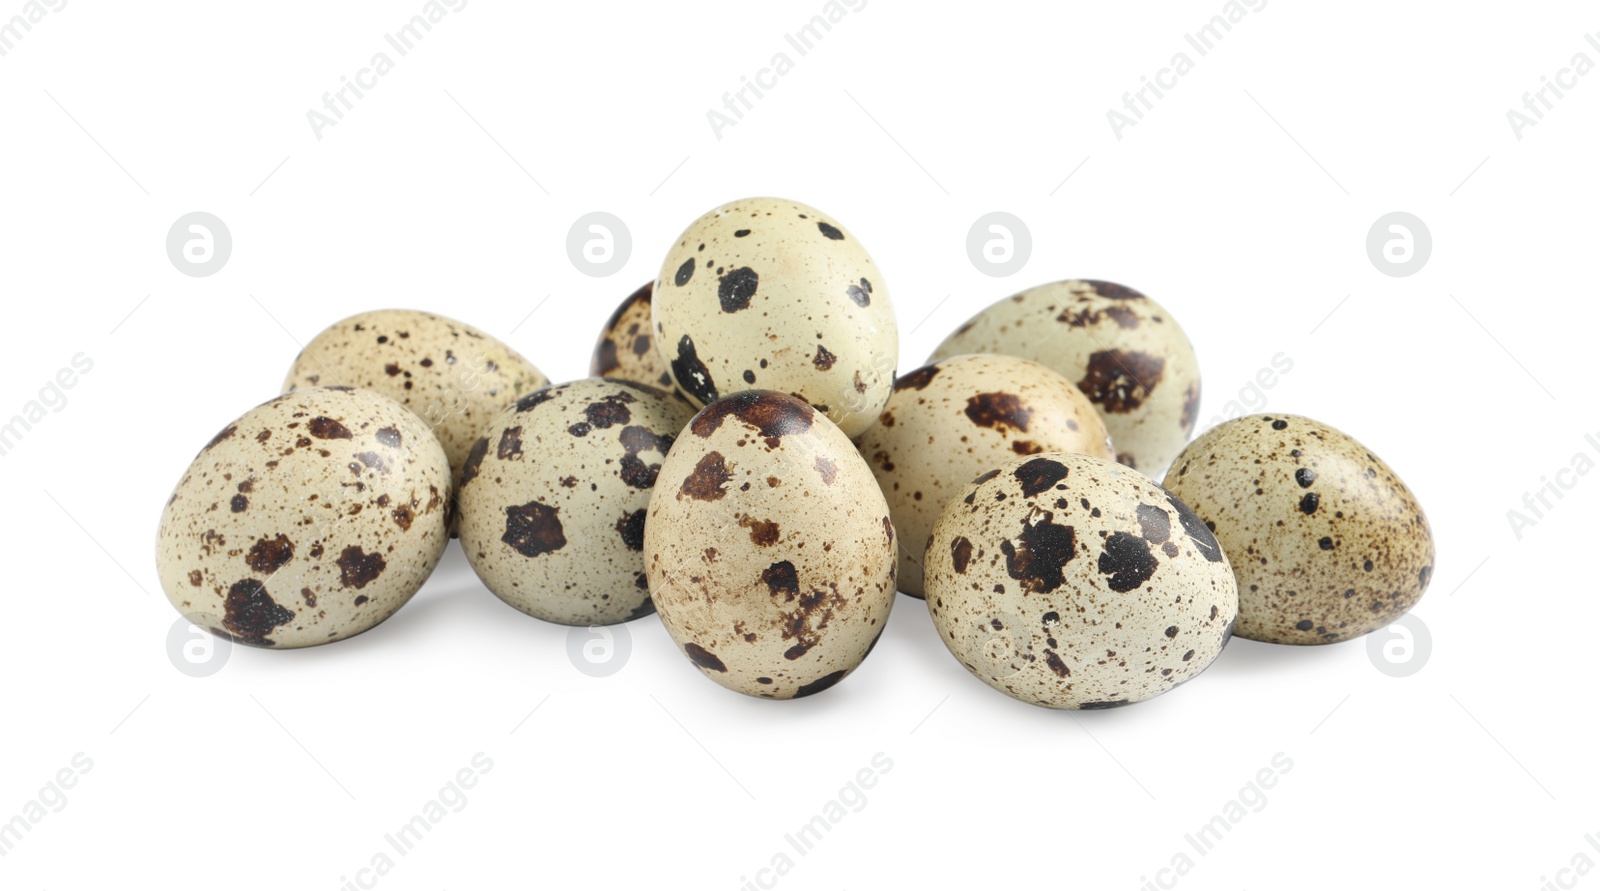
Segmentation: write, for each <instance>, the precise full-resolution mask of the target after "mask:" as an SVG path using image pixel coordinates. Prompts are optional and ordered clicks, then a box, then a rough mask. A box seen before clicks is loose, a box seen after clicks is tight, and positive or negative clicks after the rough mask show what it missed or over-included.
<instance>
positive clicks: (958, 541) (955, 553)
mask: <svg viewBox="0 0 1600 891" xmlns="http://www.w3.org/2000/svg"><path fill="white" fill-rule="evenodd" d="M971 561H972V542H970V541H968V540H967V538H966V536H964V535H958V536H956V537H955V539H954V540H953V541H951V542H950V562H951V565H953V566H954V567H955V568H956V572H959V573H963V574H964V573H965V572H966V571H967V564H968V563H970V562H971Z"/></svg>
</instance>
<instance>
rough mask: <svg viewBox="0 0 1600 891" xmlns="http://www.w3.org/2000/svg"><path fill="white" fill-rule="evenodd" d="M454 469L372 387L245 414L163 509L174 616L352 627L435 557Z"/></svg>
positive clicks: (427, 569) (315, 394)
mask: <svg viewBox="0 0 1600 891" xmlns="http://www.w3.org/2000/svg"><path fill="white" fill-rule="evenodd" d="M449 496H450V466H449V463H448V462H447V461H446V460H445V456H444V449H443V448H442V447H440V445H439V442H438V440H437V439H435V438H434V436H433V433H432V431H430V430H429V429H428V425H427V424H425V423H423V422H422V420H421V419H419V418H418V417H417V416H416V415H414V414H412V413H411V412H409V411H407V410H406V409H405V408H404V407H402V406H401V405H399V404H398V403H396V402H394V401H392V400H390V399H388V398H386V397H384V396H380V395H379V394H377V393H374V392H372V391H370V390H358V389H352V388H349V387H313V388H310V389H304V390H298V391H296V392H294V393H290V394H287V395H284V396H279V397H278V398H276V399H273V400H272V401H270V402H267V403H264V404H262V405H259V406H257V407H256V408H253V409H251V410H250V411H248V412H245V413H244V415H242V416H240V417H239V419H238V420H236V421H234V422H233V423H231V424H229V425H227V426H226V427H224V428H223V429H222V432H220V433H218V434H217V435H216V436H215V437H213V438H212V440H211V441H210V442H209V443H207V444H206V447H205V448H204V449H202V450H201V451H200V454H199V455H197V456H196V457H195V459H194V461H193V462H192V463H191V464H190V465H189V469H188V470H187V471H185V472H184V474H183V478H182V479H180V480H179V481H178V485H177V487H176V488H174V489H173V492H172V498H171V499H170V500H169V501H168V502H167V506H166V508H165V510H163V511H162V514H161V526H160V531H159V533H158V535H157V540H156V569H157V572H158V575H159V576H160V579H161V588H162V590H164V591H165V592H166V594H167V598H168V599H169V600H171V601H172V605H173V606H175V607H177V609H178V611H179V612H180V613H183V614H185V615H188V616H190V617H191V618H192V619H193V620H194V621H195V623H196V624H199V625H202V626H204V627H208V628H210V630H211V631H213V632H215V633H216V634H218V635H220V636H223V637H227V638H231V639H232V640H235V641H238V642H240V643H245V644H251V645H254V646H262V647H281V648H288V647H308V646H314V645H316V644H322V643H328V642H330V641H335V640H341V639H343V638H346V637H350V636H352V635H356V634H360V633H361V632H363V631H366V630H367V629H368V628H371V627H373V626H374V625H377V624H378V623H379V622H382V621H383V620H384V619H387V618H388V617H389V616H391V615H393V614H394V612H395V610H398V609H399V608H400V607H401V606H403V605H404V604H405V602H406V601H407V600H410V599H411V595H413V594H415V593H416V592H417V589H418V588H420V587H422V583H423V582H424V581H425V580H426V579H427V578H428V575H429V573H431V572H432V571H433V568H434V566H435V565H436V564H437V563H438V562H439V557H440V555H441V554H442V553H443V552H444V548H445V544H446V542H448V541H449V536H448V534H447V532H446V528H445V514H446V511H447V504H446V501H447V499H448V498H449Z"/></svg>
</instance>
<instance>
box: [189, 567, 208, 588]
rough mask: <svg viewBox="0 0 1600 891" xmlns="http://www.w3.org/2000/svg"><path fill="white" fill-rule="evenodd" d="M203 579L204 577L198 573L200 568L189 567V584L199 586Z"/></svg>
mask: <svg viewBox="0 0 1600 891" xmlns="http://www.w3.org/2000/svg"><path fill="white" fill-rule="evenodd" d="M204 580H205V577H204V576H202V575H201V574H200V570H198V569H191V570H190V571H189V584H191V585H193V586H195V587H196V588H198V587H200V583H201V582H202V581H204Z"/></svg>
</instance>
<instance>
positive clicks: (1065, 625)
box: [924, 452, 1239, 709]
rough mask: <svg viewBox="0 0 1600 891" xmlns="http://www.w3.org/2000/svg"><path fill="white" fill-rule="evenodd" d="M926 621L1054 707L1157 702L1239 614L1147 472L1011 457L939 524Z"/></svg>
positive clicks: (932, 546)
mask: <svg viewBox="0 0 1600 891" xmlns="http://www.w3.org/2000/svg"><path fill="white" fill-rule="evenodd" d="M924 565H925V567H926V582H925V585H926V589H927V601H928V611H929V612H930V613H931V614H932V616H933V624H934V627H935V628H937V629H938V631H939V637H940V639H941V640H943V641H944V644H945V646H946V647H948V648H949V650H950V652H951V653H952V654H953V655H954V656H955V657H956V658H957V659H958V660H960V662H961V664H962V665H965V666H966V667H967V670H968V671H971V672H972V673H973V674H975V675H977V676H978V678H979V679H981V680H982V681H983V682H984V683H986V684H988V685H989V686H991V687H994V688H995V689H996V690H999V691H1001V692H1002V693H1005V694H1007V695H1008V696H1012V697H1015V698H1017V699H1020V700H1022V701H1023V702H1028V703H1032V704H1034V705H1042V706H1048V707H1051V708H1071V709H1094V708H1112V707H1114V706H1120V705H1127V704H1128V703H1132V702H1139V701H1140V700H1144V699H1149V698H1151V697H1153V696H1157V695H1159V694H1161V693H1165V692H1166V691H1168V690H1171V689H1172V688H1173V687H1176V686H1178V685H1179V684H1181V683H1183V682H1185V681H1187V680H1190V679H1191V678H1193V677H1194V676H1195V675H1197V674H1199V673H1200V672H1201V671H1203V670H1204V669H1205V668H1206V666H1207V665H1210V664H1211V661H1212V660H1213V659H1215V658H1216V657H1217V654H1218V653H1220V652H1222V648H1223V646H1224V645H1225V644H1227V642H1228V638H1229V637H1230V636H1231V634H1232V632H1233V622H1234V618H1235V616H1236V614H1237V612H1238V608H1239V598H1238V594H1237V592H1236V590H1235V588H1234V579H1233V572H1232V570H1231V569H1230V568H1229V565H1228V558H1227V557H1226V556H1225V555H1224V554H1223V552H1222V548H1221V547H1220V546H1219V545H1218V544H1217V540H1216V539H1215V538H1214V537H1213V536H1212V535H1211V532H1210V530H1208V529H1206V526H1205V523H1203V522H1201V520H1200V518H1199V517H1197V516H1196V515H1195V514H1194V513H1193V512H1192V511H1190V510H1189V508H1188V507H1186V506H1185V505H1184V504H1183V502H1182V501H1179V500H1178V499H1177V498H1176V497H1174V496H1173V495H1171V494H1169V493H1168V492H1166V491H1165V490H1163V489H1162V488H1161V487H1160V486H1157V485H1156V484H1154V483H1152V482H1151V481H1150V480H1149V479H1147V478H1145V477H1144V476H1143V475H1141V474H1139V473H1137V472H1135V471H1133V470H1130V469H1128V468H1126V467H1124V466H1122V465H1120V464H1116V463H1114V462H1111V461H1106V460H1103V459H1100V458H1093V457H1090V456H1088V455H1080V454H1070V453H1065V452H1051V453H1045V454H1042V455H1036V456H1033V457H1021V458H1014V459H1012V460H1011V461H1009V462H1007V463H1006V464H1004V465H1001V466H1000V467H999V468H997V469H995V470H991V471H989V472H988V473H985V474H983V475H982V476H980V477H978V478H977V479H975V480H973V481H972V482H971V483H970V484H968V485H967V486H966V488H965V491H964V492H963V493H962V494H960V495H959V496H958V497H956V498H954V499H952V500H951V501H950V502H949V504H948V505H947V506H946V507H945V509H944V511H943V512H942V513H941V514H940V515H939V519H938V521H937V522H936V523H935V524H934V527H933V538H932V541H931V542H930V543H929V544H928V549H927V553H926V559H925V563H924Z"/></svg>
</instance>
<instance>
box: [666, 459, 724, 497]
mask: <svg viewBox="0 0 1600 891" xmlns="http://www.w3.org/2000/svg"><path fill="white" fill-rule="evenodd" d="M732 479H733V474H732V473H731V472H730V471H729V470H728V465H727V462H726V460H725V459H724V458H723V456H722V453H721V452H707V453H706V454H705V455H704V456H702V457H701V458H700V460H699V461H698V462H697V463H696V464H695V466H694V470H693V471H691V472H690V474H689V475H688V476H686V477H684V479H683V483H682V485H680V486H679V487H678V492H679V493H680V494H683V495H687V496H689V497H690V498H693V499H695V500H696V501H717V500H719V499H721V498H722V496H724V495H726V494H728V491H727V489H725V488H723V487H724V486H726V485H727V484H728V481H729V480H732Z"/></svg>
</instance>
